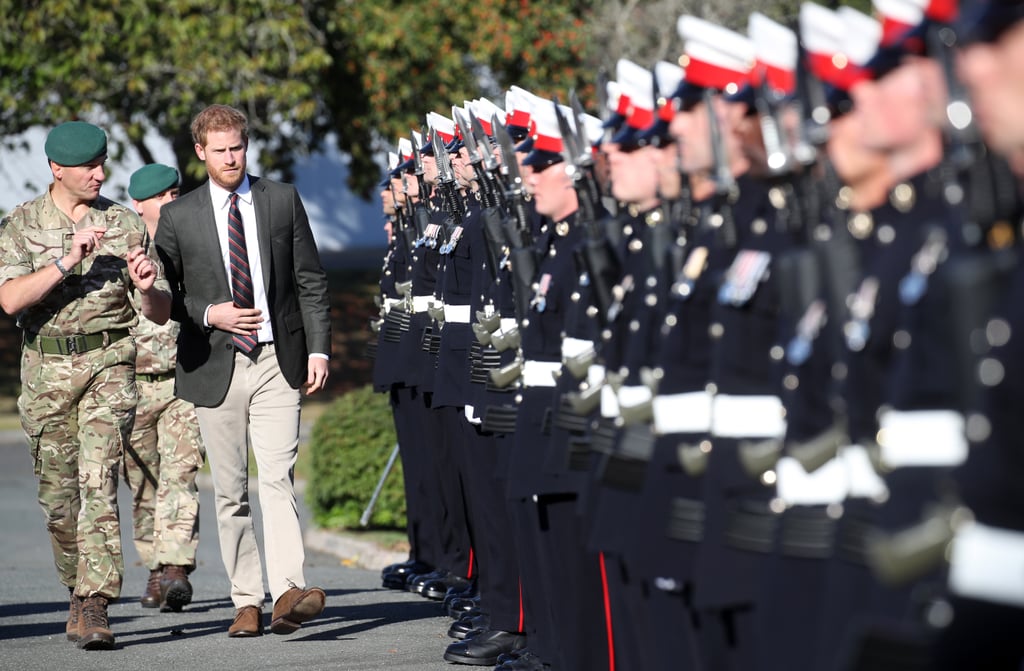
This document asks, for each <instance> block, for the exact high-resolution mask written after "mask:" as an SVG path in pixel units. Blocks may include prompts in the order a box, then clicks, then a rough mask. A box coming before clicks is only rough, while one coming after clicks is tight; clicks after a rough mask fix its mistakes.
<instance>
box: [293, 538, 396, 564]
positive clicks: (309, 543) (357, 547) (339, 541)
mask: <svg viewBox="0 0 1024 671" xmlns="http://www.w3.org/2000/svg"><path fill="white" fill-rule="evenodd" d="M302 541H303V543H304V544H305V546H306V549H307V550H314V551H316V552H322V553H324V554H329V555H333V556H335V557H338V558H339V559H340V560H341V563H342V565H343V566H349V567H356V568H363V569H369V570H374V571H379V570H381V569H382V568H384V567H385V566H388V565H389V564H397V563H400V562H404V561H405V560H407V559H408V558H409V554H408V553H406V552H394V551H392V550H385V549H384V548H382V547H380V546H379V545H377V544H376V543H371V542H369V541H364V540H359V539H357V538H351V537H349V536H346V535H344V534H339V533H334V532H331V531H324V530H323V529H307V530H306V532H305V533H304V534H303V535H302Z"/></svg>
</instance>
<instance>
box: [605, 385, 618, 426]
mask: <svg viewBox="0 0 1024 671" xmlns="http://www.w3.org/2000/svg"><path fill="white" fill-rule="evenodd" d="M601 416H602V417H604V418H605V419H614V418H616V417H618V416H619V397H618V396H616V395H615V390H614V389H613V388H612V386H611V385H610V384H606V385H605V386H603V387H601Z"/></svg>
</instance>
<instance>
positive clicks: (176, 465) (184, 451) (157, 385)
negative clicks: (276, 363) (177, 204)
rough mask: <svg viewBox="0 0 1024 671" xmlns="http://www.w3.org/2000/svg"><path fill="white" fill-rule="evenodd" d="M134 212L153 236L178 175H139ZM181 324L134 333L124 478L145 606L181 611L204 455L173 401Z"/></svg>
mask: <svg viewBox="0 0 1024 671" xmlns="http://www.w3.org/2000/svg"><path fill="white" fill-rule="evenodd" d="M128 195H129V196H131V198H132V206H133V207H134V208H135V211H136V212H138V213H139V216H141V217H142V220H143V221H144V222H146V230H147V232H148V233H149V237H150V239H152V238H153V236H155V235H156V227H157V222H158V219H159V217H160V208H161V206H162V205H163V204H164V203H167V202H170V201H172V200H174V199H175V198H177V197H178V171H177V170H175V169H174V168H172V167H170V166H167V165H161V164H159V163H153V164H150V165H146V166H143V167H142V168H139V169H138V170H136V171H135V172H134V173H133V174H132V177H131V181H130V182H129V185H128ZM180 328H181V327H180V325H179V324H178V322H168V323H166V324H164V325H163V326H159V325H157V324H154V323H153V322H151V321H149V320H148V319H145V318H140V319H139V324H138V326H136V327H135V328H134V329H132V330H131V333H132V335H133V336H134V337H135V346H136V348H137V350H138V355H137V356H136V359H135V384H136V386H137V387H138V390H139V406H138V409H137V410H136V412H135V428H134V430H133V431H132V438H131V444H130V445H129V446H127V448H126V449H125V455H124V464H123V467H122V473H123V474H124V479H125V482H127V483H128V486H129V487H130V488H131V492H132V526H133V528H134V530H135V532H134V537H133V538H134V541H135V548H136V549H137V550H138V552H139V556H140V557H141V558H142V563H143V564H145V566H146V567H147V568H149V580H148V582H147V583H146V591H145V593H144V594H143V595H142V599H141V601H142V606H143V607H144V608H156V607H158V606H159V607H160V608H161V609H163V610H165V611H168V610H173V611H179V610H181V608H182V607H183V606H185V605H187V604H188V603H190V602H191V601H192V585H191V584H190V583H189V581H188V577H187V575H188V574H189V573H191V572H192V571H193V570H194V569H195V566H196V546H197V545H198V544H199V490H198V489H197V488H196V473H198V472H199V469H200V467H202V465H203V457H204V449H203V443H202V438H201V437H200V435H199V423H198V421H197V420H196V414H195V408H194V407H193V405H192V404H191V403H189V402H188V401H184V400H182V399H180V398H175V396H174V363H175V355H176V353H177V346H176V341H177V337H178V330H179V329H180Z"/></svg>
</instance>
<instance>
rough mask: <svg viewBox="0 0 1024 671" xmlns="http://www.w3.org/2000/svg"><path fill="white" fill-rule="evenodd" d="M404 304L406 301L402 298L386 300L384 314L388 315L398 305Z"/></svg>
mask: <svg viewBox="0 0 1024 671" xmlns="http://www.w3.org/2000/svg"><path fill="white" fill-rule="evenodd" d="M404 302H405V299H402V298H385V299H384V313H385V314H387V313H388V312H391V308H393V307H395V306H396V305H399V304H401V303H404Z"/></svg>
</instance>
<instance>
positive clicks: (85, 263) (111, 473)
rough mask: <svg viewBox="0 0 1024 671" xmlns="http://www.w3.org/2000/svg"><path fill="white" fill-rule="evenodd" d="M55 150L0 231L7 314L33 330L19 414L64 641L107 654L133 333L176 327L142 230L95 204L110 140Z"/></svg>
mask: <svg viewBox="0 0 1024 671" xmlns="http://www.w3.org/2000/svg"><path fill="white" fill-rule="evenodd" d="M45 150H46V156H47V158H48V159H49V165H50V170H51V172H52V173H53V183H52V184H51V185H50V187H49V189H48V191H47V192H46V193H44V194H43V195H41V196H39V197H38V198H36V199H34V200H31V201H28V202H26V203H23V204H21V205H19V206H18V207H16V208H15V209H14V210H13V211H12V212H11V213H10V214H9V215H7V216H6V217H5V218H4V219H3V220H2V221H0V307H2V308H3V310H4V311H5V312H7V313H8V314H12V315H13V314H16V315H17V317H18V325H19V326H20V327H21V328H22V329H23V330H24V346H23V348H22V356H21V384H22V390H21V395H20V397H19V399H18V407H19V410H20V414H21V421H22V427H23V428H24V430H25V434H26V437H27V438H28V443H29V448H30V450H31V456H32V460H33V468H34V471H35V474H36V476H37V477H38V479H39V490H38V492H39V502H40V504H41V505H42V507H43V511H44V512H45V514H46V526H47V530H48V531H49V532H50V539H51V542H52V544H53V554H54V560H55V562H56V565H57V574H58V576H59V578H60V581H61V582H62V583H63V584H64V585H66V586H67V587H68V589H69V590H70V592H71V607H70V616H69V618H68V623H67V637H68V639H70V640H77V641H78V646H79V647H81V648H84V649H109V648H112V647H113V645H114V636H113V633H112V632H111V631H110V627H109V624H108V620H107V603H108V601H109V600H112V599H116V598H117V597H118V596H119V595H120V593H121V578H122V575H123V573H124V560H123V558H122V555H121V528H120V520H119V517H118V509H117V476H118V467H119V465H120V463H121V457H122V453H123V451H124V446H125V444H126V443H127V442H128V437H129V435H130V433H131V429H132V424H133V423H134V420H135V407H136V403H137V395H136V387H135V341H134V340H133V339H132V338H130V337H129V329H130V328H132V327H134V326H135V325H136V324H137V323H138V313H139V312H141V313H142V314H144V315H145V316H146V317H147V318H149V319H151V320H153V321H154V322H157V323H164V322H166V321H167V319H168V316H169V314H170V290H169V286H168V284H167V282H166V280H165V279H164V278H163V270H162V268H161V266H160V263H159V261H158V260H157V258H156V254H155V250H153V251H151V252H150V254H147V252H146V251H145V250H146V248H147V243H148V241H147V234H146V228H145V225H144V224H143V222H142V220H141V219H139V217H138V216H137V215H136V214H135V213H133V212H131V211H130V210H128V209H127V208H125V207H122V206H120V205H117V204H116V203H113V202H112V201H110V200H108V199H106V198H103V197H101V196H100V195H99V191H100V186H101V185H102V184H103V181H104V179H105V174H104V170H103V164H104V162H105V160H106V154H107V138H106V134H105V133H104V132H103V131H102V130H100V129H99V128H97V127H96V126H93V125H91V124H88V123H85V122H80V121H76V122H69V123H65V124H61V125H59V126H57V127H55V128H54V129H53V130H52V131H51V132H50V134H49V135H48V136H47V139H46V145H45ZM132 291H137V292H138V293H139V303H138V307H137V308H136V307H134V306H133V305H132V302H131V301H130V300H129V296H130V294H131V293H132Z"/></svg>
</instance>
